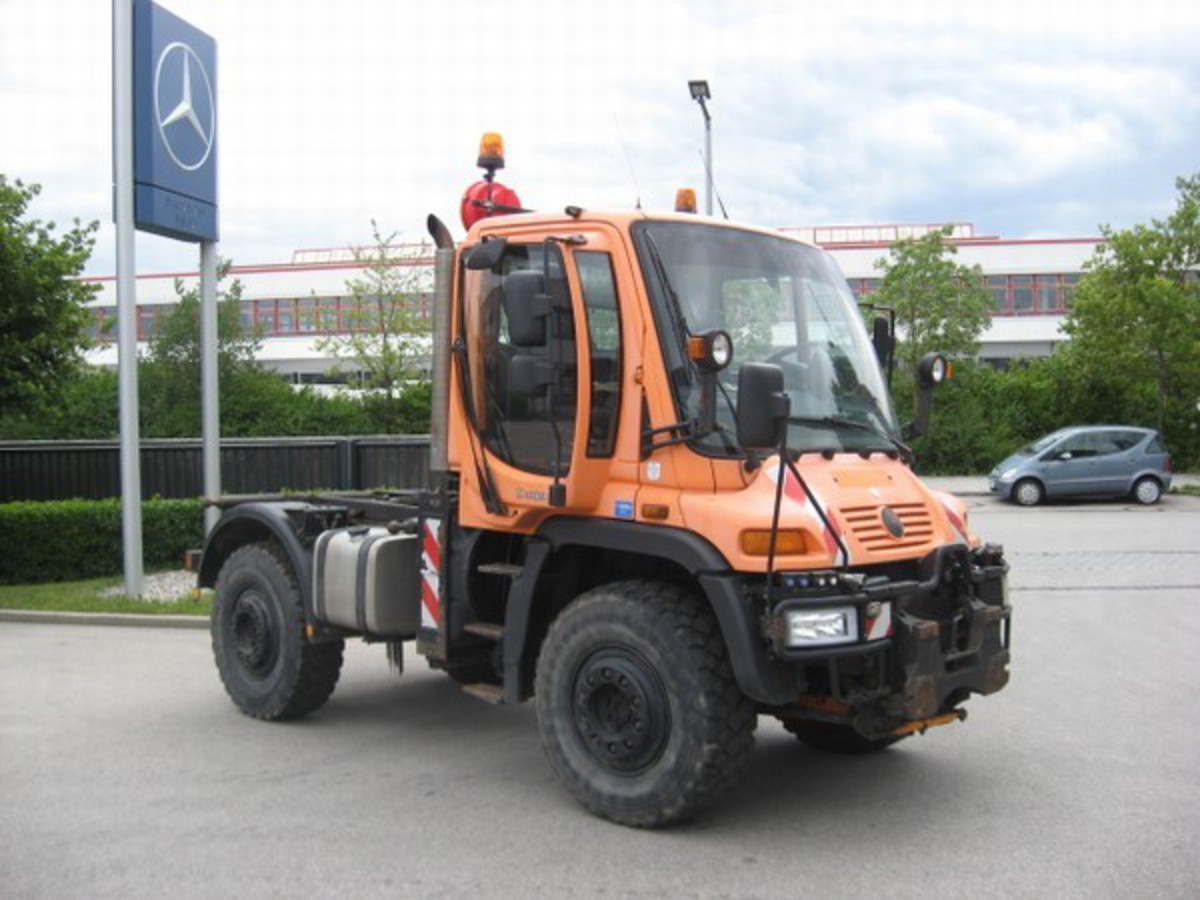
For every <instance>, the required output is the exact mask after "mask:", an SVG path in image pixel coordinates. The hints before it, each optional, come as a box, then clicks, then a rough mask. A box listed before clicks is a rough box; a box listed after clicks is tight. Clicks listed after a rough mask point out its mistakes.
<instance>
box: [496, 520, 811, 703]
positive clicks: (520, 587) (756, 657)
mask: <svg viewBox="0 0 1200 900" xmlns="http://www.w3.org/2000/svg"><path fill="white" fill-rule="evenodd" d="M537 536H538V538H540V540H539V541H537V542H536V543H531V544H530V545H529V548H528V549H529V551H530V552H529V553H528V554H527V557H526V562H525V566H524V570H523V571H522V573H521V577H520V578H519V579H517V581H516V582H515V583H514V584H513V590H512V593H511V594H510V595H509V604H508V609H507V612H506V614H505V642H504V684H505V699H506V701H507V702H510V703H511V702H515V701H516V700H517V699H518V697H519V696H520V695H521V693H522V687H521V686H522V685H523V684H524V683H525V678H524V672H523V669H524V667H525V666H527V665H528V662H527V660H526V652H525V650H526V647H525V644H526V640H527V637H528V635H527V630H528V622H529V612H530V606H531V605H532V602H533V595H534V590H533V587H534V585H536V583H537V579H538V576H539V575H540V574H541V569H542V566H543V564H544V563H545V562H546V560H547V559H549V557H550V554H551V552H553V551H556V550H559V549H560V548H562V547H566V546H572V545H573V546H583V547H598V548H603V549H606V550H622V551H625V552H628V553H636V554H639V555H641V556H653V557H657V558H659V559H665V560H669V561H670V562H673V563H676V564H677V565H679V566H680V567H682V568H683V569H684V570H685V571H688V572H691V573H692V574H693V575H695V576H696V578H697V580H698V582H699V584H700V587H701V589H702V590H703V591H704V595H705V597H706V598H707V599H708V602H709V605H710V606H711V607H712V610H713V613H714V614H715V615H716V617H717V624H718V625H719V626H720V628H721V635H722V637H723V638H724V639H725V647H726V648H727V649H728V651H729V659H730V663H731V665H732V667H733V674H734V677H735V678H736V679H737V682H738V686H739V687H740V688H741V689H742V691H743V693H745V694H746V696H748V697H750V698H751V699H753V700H756V701H758V702H760V703H770V704H780V703H786V702H788V701H790V700H791V699H793V697H794V696H795V693H796V690H795V685H794V681H793V676H792V674H791V671H790V669H789V668H787V667H785V666H783V665H781V664H779V663H775V662H773V661H771V660H770V659H768V658H767V652H766V645H765V643H764V641H763V638H762V634H761V632H760V630H759V627H758V614H757V612H756V610H755V608H754V606H753V605H752V604H751V603H750V602H749V601H748V600H747V599H746V598H745V597H744V596H743V595H742V592H741V590H740V585H739V583H738V578H737V576H736V575H734V574H732V573H731V572H730V569H729V563H728V561H727V560H726V559H725V557H724V556H722V555H721V552H720V551H719V550H717V548H716V547H714V546H713V545H712V544H711V543H709V542H708V541H707V540H705V539H704V538H702V537H700V536H699V535H697V534H695V533H694V532H691V531H683V530H681V529H677V528H667V527H664V526H660V525H642V524H640V523H637V522H616V521H610V520H597V519H582V518H576V517H572V516H557V517H555V518H553V519H550V520H549V521H547V522H546V523H544V524H543V525H542V527H541V528H540V529H538V533H537Z"/></svg>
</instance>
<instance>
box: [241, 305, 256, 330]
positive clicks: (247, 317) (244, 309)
mask: <svg viewBox="0 0 1200 900" xmlns="http://www.w3.org/2000/svg"><path fill="white" fill-rule="evenodd" d="M238 328H239V329H241V331H242V333H243V334H249V333H250V332H252V331H253V330H254V301H253V300H243V301H242V302H241V303H239V304H238Z"/></svg>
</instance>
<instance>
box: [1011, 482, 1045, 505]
mask: <svg viewBox="0 0 1200 900" xmlns="http://www.w3.org/2000/svg"><path fill="white" fill-rule="evenodd" d="M1039 499H1041V491H1039V490H1038V488H1037V485H1035V484H1031V483H1030V482H1028V481H1027V482H1025V483H1024V484H1022V485H1021V486H1020V487H1018V488H1017V500H1019V501H1020V503H1021V505H1022V506H1033V505H1034V504H1036V503H1037V502H1038V500H1039Z"/></svg>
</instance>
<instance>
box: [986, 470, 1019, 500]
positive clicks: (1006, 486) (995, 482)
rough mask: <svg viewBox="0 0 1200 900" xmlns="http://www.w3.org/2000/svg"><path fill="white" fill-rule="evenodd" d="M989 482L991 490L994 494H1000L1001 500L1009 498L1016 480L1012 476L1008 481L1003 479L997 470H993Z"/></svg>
mask: <svg viewBox="0 0 1200 900" xmlns="http://www.w3.org/2000/svg"><path fill="white" fill-rule="evenodd" d="M987 484H988V490H989V491H991V492H992V493H993V494H997V495H999V497H1000V499H1001V500H1007V499H1008V498H1009V495H1010V494H1012V489H1013V485H1014V484H1016V480H1015V479H1012V478H1010V479H1008V480H1007V481H1003V480H1001V479H1000V477H999V476H998V475H997V474H996V473H995V472H993V473H992V474H990V475H988V480H987Z"/></svg>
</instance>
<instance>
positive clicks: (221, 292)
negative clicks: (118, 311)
mask: <svg viewBox="0 0 1200 900" xmlns="http://www.w3.org/2000/svg"><path fill="white" fill-rule="evenodd" d="M229 268H230V264H229V262H228V261H227V260H226V261H222V263H221V265H220V266H219V268H218V272H217V278H218V290H217V336H218V343H217V372H218V374H217V378H218V381H219V384H220V392H221V397H222V399H223V400H224V399H225V398H226V397H227V396H230V395H233V394H236V392H237V391H238V390H239V389H244V388H246V387H248V385H246V384H245V382H246V381H247V380H254V379H255V378H261V377H263V376H266V377H268V378H270V379H273V380H275V381H280V379H279V378H278V376H276V375H274V374H272V373H270V372H266V371H265V370H262V369H261V368H260V367H259V365H258V363H257V362H256V360H255V354H256V353H257V352H258V349H259V347H260V346H261V344H262V341H261V336H260V335H259V334H257V333H254V332H247V331H245V330H244V329H243V328H242V327H241V322H240V321H239V312H240V309H239V306H240V301H241V296H242V285H241V282H239V281H236V280H235V281H234V282H233V283H232V284H230V285H229V286H228V287H227V288H225V287H223V286H222V285H221V282H222V281H223V280H224V279H225V277H226V276H227V275H228V273H229ZM175 293H176V294H177V295H178V297H179V301H178V303H176V304H175V306H174V308H173V309H172V310H171V311H170V312H168V313H167V314H166V315H165V316H163V317H162V318H161V319H160V320H159V328H158V332H157V334H155V336H154V337H153V338H152V339H151V340H150V344H149V348H148V350H147V353H146V357H145V359H144V360H143V361H142V363H141V365H140V366H139V372H138V380H139V386H138V396H139V405H140V407H141V418H142V427H143V433H144V434H145V435H146V437H193V436H195V435H198V434H199V433H200V290H199V288H198V287H193V288H190V289H185V288H184V286H183V283H182V282H181V281H178V280H177V281H176V282H175ZM284 388H285V390H286V385H284ZM221 418H222V425H221V430H222V432H223V433H225V434H229V433H231V432H230V429H229V426H230V425H231V424H232V422H233V420H231V419H230V418H229V416H228V410H222V415H221ZM235 433H236V429H235Z"/></svg>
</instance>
